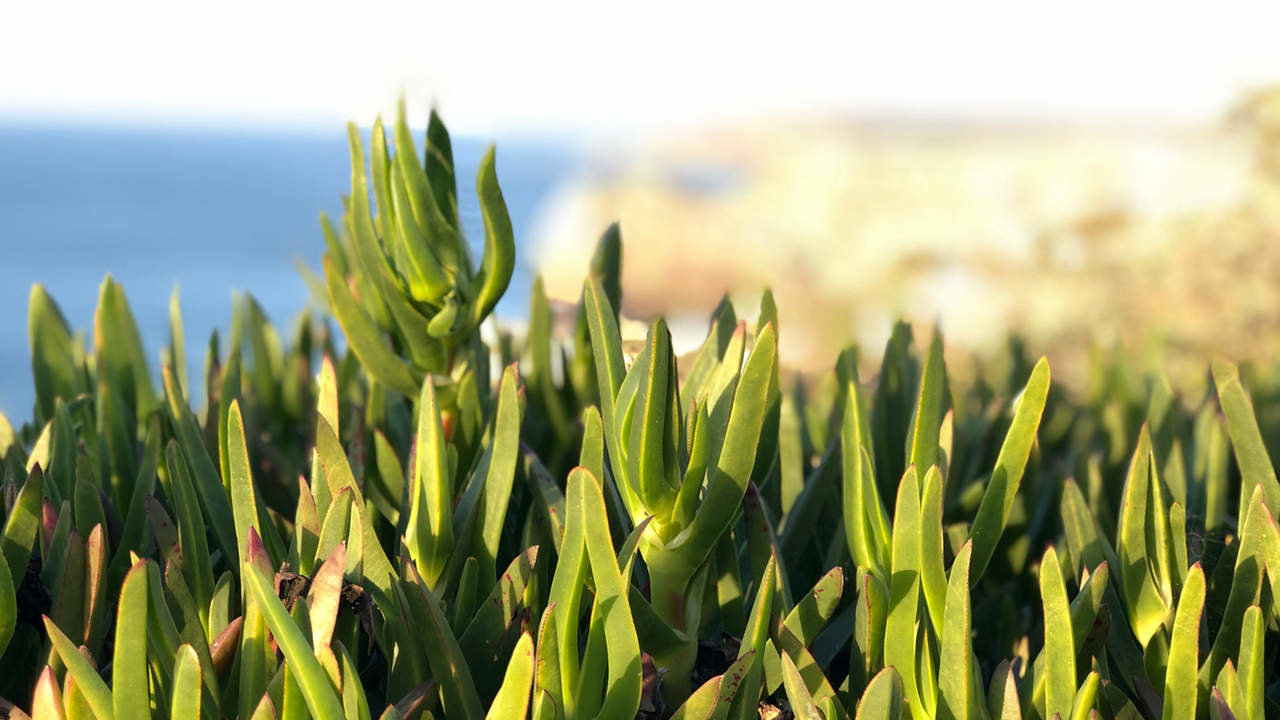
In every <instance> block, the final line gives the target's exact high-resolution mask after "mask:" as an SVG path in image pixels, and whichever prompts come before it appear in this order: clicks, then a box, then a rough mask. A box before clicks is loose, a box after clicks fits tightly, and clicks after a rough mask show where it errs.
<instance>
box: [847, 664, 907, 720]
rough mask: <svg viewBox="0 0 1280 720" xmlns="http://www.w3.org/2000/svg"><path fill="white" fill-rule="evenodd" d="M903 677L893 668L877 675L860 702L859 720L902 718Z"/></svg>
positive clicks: (896, 719) (893, 719) (895, 719)
mask: <svg viewBox="0 0 1280 720" xmlns="http://www.w3.org/2000/svg"><path fill="white" fill-rule="evenodd" d="M902 698H903V694H902V676H900V675H899V674H898V671H897V670H896V669H895V668H893V667H887V668H885V669H883V670H881V671H880V672H879V673H877V674H876V676H875V677H874V678H872V679H871V682H870V683H868V684H867V689H866V690H864V691H863V693H862V699H861V700H859V701H858V712H857V715H856V717H857V720H898V718H900V717H902Z"/></svg>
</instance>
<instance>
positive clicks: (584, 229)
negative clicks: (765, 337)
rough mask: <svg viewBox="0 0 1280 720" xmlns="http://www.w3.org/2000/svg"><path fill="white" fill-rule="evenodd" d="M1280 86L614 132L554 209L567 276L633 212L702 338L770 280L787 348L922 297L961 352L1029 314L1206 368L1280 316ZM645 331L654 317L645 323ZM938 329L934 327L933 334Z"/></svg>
mask: <svg viewBox="0 0 1280 720" xmlns="http://www.w3.org/2000/svg"><path fill="white" fill-rule="evenodd" d="M1277 138H1280V100H1278V99H1277V96H1276V95H1274V94H1271V93H1259V94H1258V95H1256V96H1253V97H1250V98H1247V99H1245V100H1244V101H1243V102H1242V103H1241V104H1240V105H1239V106H1237V107H1236V108H1233V109H1231V110H1230V111H1229V112H1226V113H1224V117H1223V119H1222V120H1221V121H1220V122H1218V123H1215V124H1211V125H1205V126H1174V125H1153V124H1151V123H1143V124H1134V125H1124V124H1085V125H1054V124H1030V123H1024V124H999V123H994V122H993V123H989V124H975V123H964V122H960V123H945V122H912V121H901V120H899V121H849V122H824V123H783V124H774V125H768V124H765V125H756V126H751V127H737V128H726V129H720V130H708V131H703V132H698V133H690V134H687V135H683V136H669V137H665V138H662V139H660V140H657V141H654V142H651V143H648V144H646V145H643V146H638V147H635V148H631V149H630V150H629V151H628V152H627V153H625V154H613V155H606V156H605V158H604V159H603V160H601V161H598V162H597V163H595V164H594V165H592V166H591V169H590V171H589V172H587V173H585V174H584V175H583V176H582V180H581V181H580V182H579V183H578V184H576V185H575V186H573V187H570V188H567V189H565V190H563V191H562V192H560V193H558V194H557V195H556V196H555V200H554V203H553V205H552V206H551V207H550V208H548V209H547V211H546V213H545V214H544V222H543V223H542V224H540V225H539V235H538V237H537V239H536V243H535V247H536V248H537V252H538V253H539V255H538V258H537V264H538V268H539V271H540V272H541V273H542V274H543V275H544V277H545V280H546V283H547V288H548V292H549V293H551V294H552V295H553V296H559V297H562V298H565V299H569V300H572V299H576V297H577V295H578V293H579V291H580V287H581V278H582V277H583V273H584V270H585V262H586V259H587V258H588V256H589V249H590V247H591V244H592V243H593V242H594V240H595V238H596V236H597V235H598V234H599V232H600V231H601V230H602V229H603V228H604V227H605V226H606V225H607V223H609V222H611V221H613V220H615V219H617V220H620V222H621V225H622V233H623V244H624V252H625V259H624V263H623V268H624V280H623V288H624V293H623V295H624V311H625V312H626V313H627V314H629V315H632V316H633V317H637V318H650V317H654V316H656V315H665V316H667V317H668V319H669V320H670V321H671V322H672V325H673V328H674V330H675V332H676V334H677V342H683V345H684V348H685V349H688V348H689V347H690V346H692V345H694V344H696V343H697V342H699V341H700V340H701V337H702V335H703V334H704V333H705V328H706V321H707V317H708V315H709V313H710V311H711V309H712V308H713V307H714V306H715V304H716V302H717V301H718V299H719V298H720V296H721V295H722V294H723V293H729V294H730V296H731V297H733V298H734V299H735V301H736V305H737V306H738V308H739V312H740V313H741V314H745V315H747V316H748V317H750V316H751V315H752V314H754V311H755V307H757V306H758V298H759V293H760V290H761V289H762V288H764V287H766V286H768V287H770V288H772V290H773V292H774V295H775V298H776V300H777V305H778V308H779V323H780V326H781V332H782V333H783V334H784V335H785V336H786V343H785V344H784V345H783V347H784V348H785V349H784V357H783V361H784V362H785V363H787V364H789V365H791V366H792V367H794V368H796V369H799V370H808V371H815V370H825V369H827V368H828V367H829V366H830V364H831V363H832V362H833V361H834V358H835V355H836V352H837V351H838V350H839V348H840V347H841V346H842V345H844V344H846V343H848V342H850V341H856V342H858V343H859V344H860V346H861V347H862V357H863V360H864V362H869V363H872V364H874V363H875V362H877V361H878V357H879V352H880V349H881V347H883V343H884V342H885V340H886V339H887V337H888V334H889V332H890V330H891V329H892V325H893V320H894V319H895V318H896V317H899V316H901V317H903V318H906V319H907V320H909V321H911V322H912V323H913V324H916V325H917V326H926V327H927V326H930V325H932V324H933V323H934V322H937V323H939V324H940V326H941V328H942V330H943V332H944V334H945V335H946V337H947V340H948V345H947V347H948V349H949V352H950V353H952V354H953V355H955V358H954V360H953V359H951V358H949V362H960V363H968V362H973V361H976V360H980V359H981V358H983V357H989V356H991V355H993V354H996V353H998V351H999V350H1001V349H1002V348H1003V346H1004V344H1005V343H1006V342H1007V338H1008V333H1009V332H1015V333H1018V334H1019V335H1021V336H1023V337H1024V338H1025V339H1026V342H1027V345H1028V348H1029V351H1031V352H1035V353H1037V354H1039V353H1041V352H1044V353H1047V354H1049V355H1050V358H1051V360H1052V361H1054V363H1055V365H1054V368H1055V375H1059V376H1062V377H1065V378H1066V379H1069V380H1080V379H1081V378H1083V377H1084V375H1085V374H1086V373H1087V371H1088V367H1089V362H1090V357H1091V356H1092V355H1093V354H1094V353H1095V351H1096V350H1097V349H1099V348H1108V347H1116V346H1123V347H1124V348H1125V349H1126V350H1128V351H1131V352H1138V353H1140V354H1143V355H1144V357H1146V358H1147V361H1148V362H1151V363H1153V364H1158V365H1160V366H1162V367H1165V368H1167V369H1168V370H1169V372H1170V373H1171V374H1172V375H1177V376H1180V377H1183V378H1191V379H1192V380H1194V379H1195V378H1196V377H1197V376H1200V375H1202V374H1203V373H1204V372H1205V370H1204V368H1205V363H1206V362H1207V360H1206V358H1207V357H1210V356H1212V355H1214V354H1222V355H1225V356H1228V357H1233V358H1237V359H1245V360H1247V359H1251V358H1260V357H1264V356H1265V355H1266V354H1267V353H1268V351H1271V350H1274V349H1275V348H1276V341H1277V340H1278V339H1280V332H1277V331H1280V283H1278V282H1277V281H1278V280H1280V242H1278V240H1280V162H1277V156H1278V155H1280V140H1278V139H1277ZM636 331H639V332H642V330H640V329H638V330H636ZM917 336H919V333H917Z"/></svg>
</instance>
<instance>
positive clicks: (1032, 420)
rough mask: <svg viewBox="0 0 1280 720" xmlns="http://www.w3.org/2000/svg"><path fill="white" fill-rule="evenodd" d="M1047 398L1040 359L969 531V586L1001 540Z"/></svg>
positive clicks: (1043, 363)
mask: <svg viewBox="0 0 1280 720" xmlns="http://www.w3.org/2000/svg"><path fill="white" fill-rule="evenodd" d="M1048 395H1049V362H1048V361H1047V360H1045V359H1044V358H1040V361H1039V362H1037V363H1036V366H1035V369H1033V370H1032V371H1031V378H1030V379H1028V380H1027V386H1026V388H1025V389H1024V390H1023V391H1022V395H1021V396H1020V397H1019V399H1018V402H1017V409H1016V410H1015V411H1014V414H1013V423H1012V424H1011V425H1010V426H1009V432H1008V433H1007V434H1006V435H1005V438H1004V444H1003V445H1001V446H1000V455H999V456H997V457H996V466H995V469H994V470H992V472H991V479H990V480H989V481H988V483H987V490H986V493H985V494H984V495H983V496H982V504H981V505H979V506H978V514H977V516H976V517H975V518H974V520H973V525H972V527H971V528H970V530H969V538H970V539H971V540H973V560H972V565H971V572H970V573H969V582H970V583H972V584H975V585H976V584H977V582H978V579H979V578H981V577H982V573H983V572H984V571H986V569H987V563H988V562H990V561H991V555H992V554H993V553H995V550H996V543H998V542H999V541H1000V536H1001V535H1002V534H1003V533H1004V528H1005V525H1006V524H1008V522H1009V513H1010V511H1011V510H1012V509H1013V499H1014V496H1015V495H1017V494H1018V485H1019V483H1021V482H1022V473H1023V471H1024V470H1026V467H1027V458H1028V457H1029V456H1030V455H1031V445H1032V444H1033V443H1034V442H1035V439H1036V429H1037V428H1038V427H1039V426H1040V415H1041V414H1042V413H1043V412H1044V404H1045V399H1046V398H1047V397H1048Z"/></svg>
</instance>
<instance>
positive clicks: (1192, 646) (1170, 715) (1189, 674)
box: [1164, 563, 1205, 720]
mask: <svg viewBox="0 0 1280 720" xmlns="http://www.w3.org/2000/svg"><path fill="white" fill-rule="evenodd" d="M1204 591H1205V584H1204V572H1203V571H1202V570H1201V569H1200V563H1196V564H1195V565H1192V566H1191V572H1189V573H1188V574H1187V582H1186V584H1185V585H1184V586H1183V588H1182V597H1180V598H1179V599H1178V611H1177V614H1176V615H1175V617H1174V620H1173V639H1172V640H1171V641H1170V643H1169V663H1168V668H1167V669H1166V670H1165V678H1164V720H1194V718H1195V717H1196V696H1197V690H1196V675H1197V674H1199V671H1200V650H1199V647H1200V615H1201V613H1202V611H1203V609H1204Z"/></svg>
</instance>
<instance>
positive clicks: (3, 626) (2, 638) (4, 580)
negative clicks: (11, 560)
mask: <svg viewBox="0 0 1280 720" xmlns="http://www.w3.org/2000/svg"><path fill="white" fill-rule="evenodd" d="M17 625H18V600H17V591H16V588H15V587H14V584H13V576H11V575H10V574H9V565H8V563H0V656H3V655H4V651H5V649H7V648H8V647H9V641H10V640H11V639H13V631H14V629H15V628H16V627H17Z"/></svg>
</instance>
